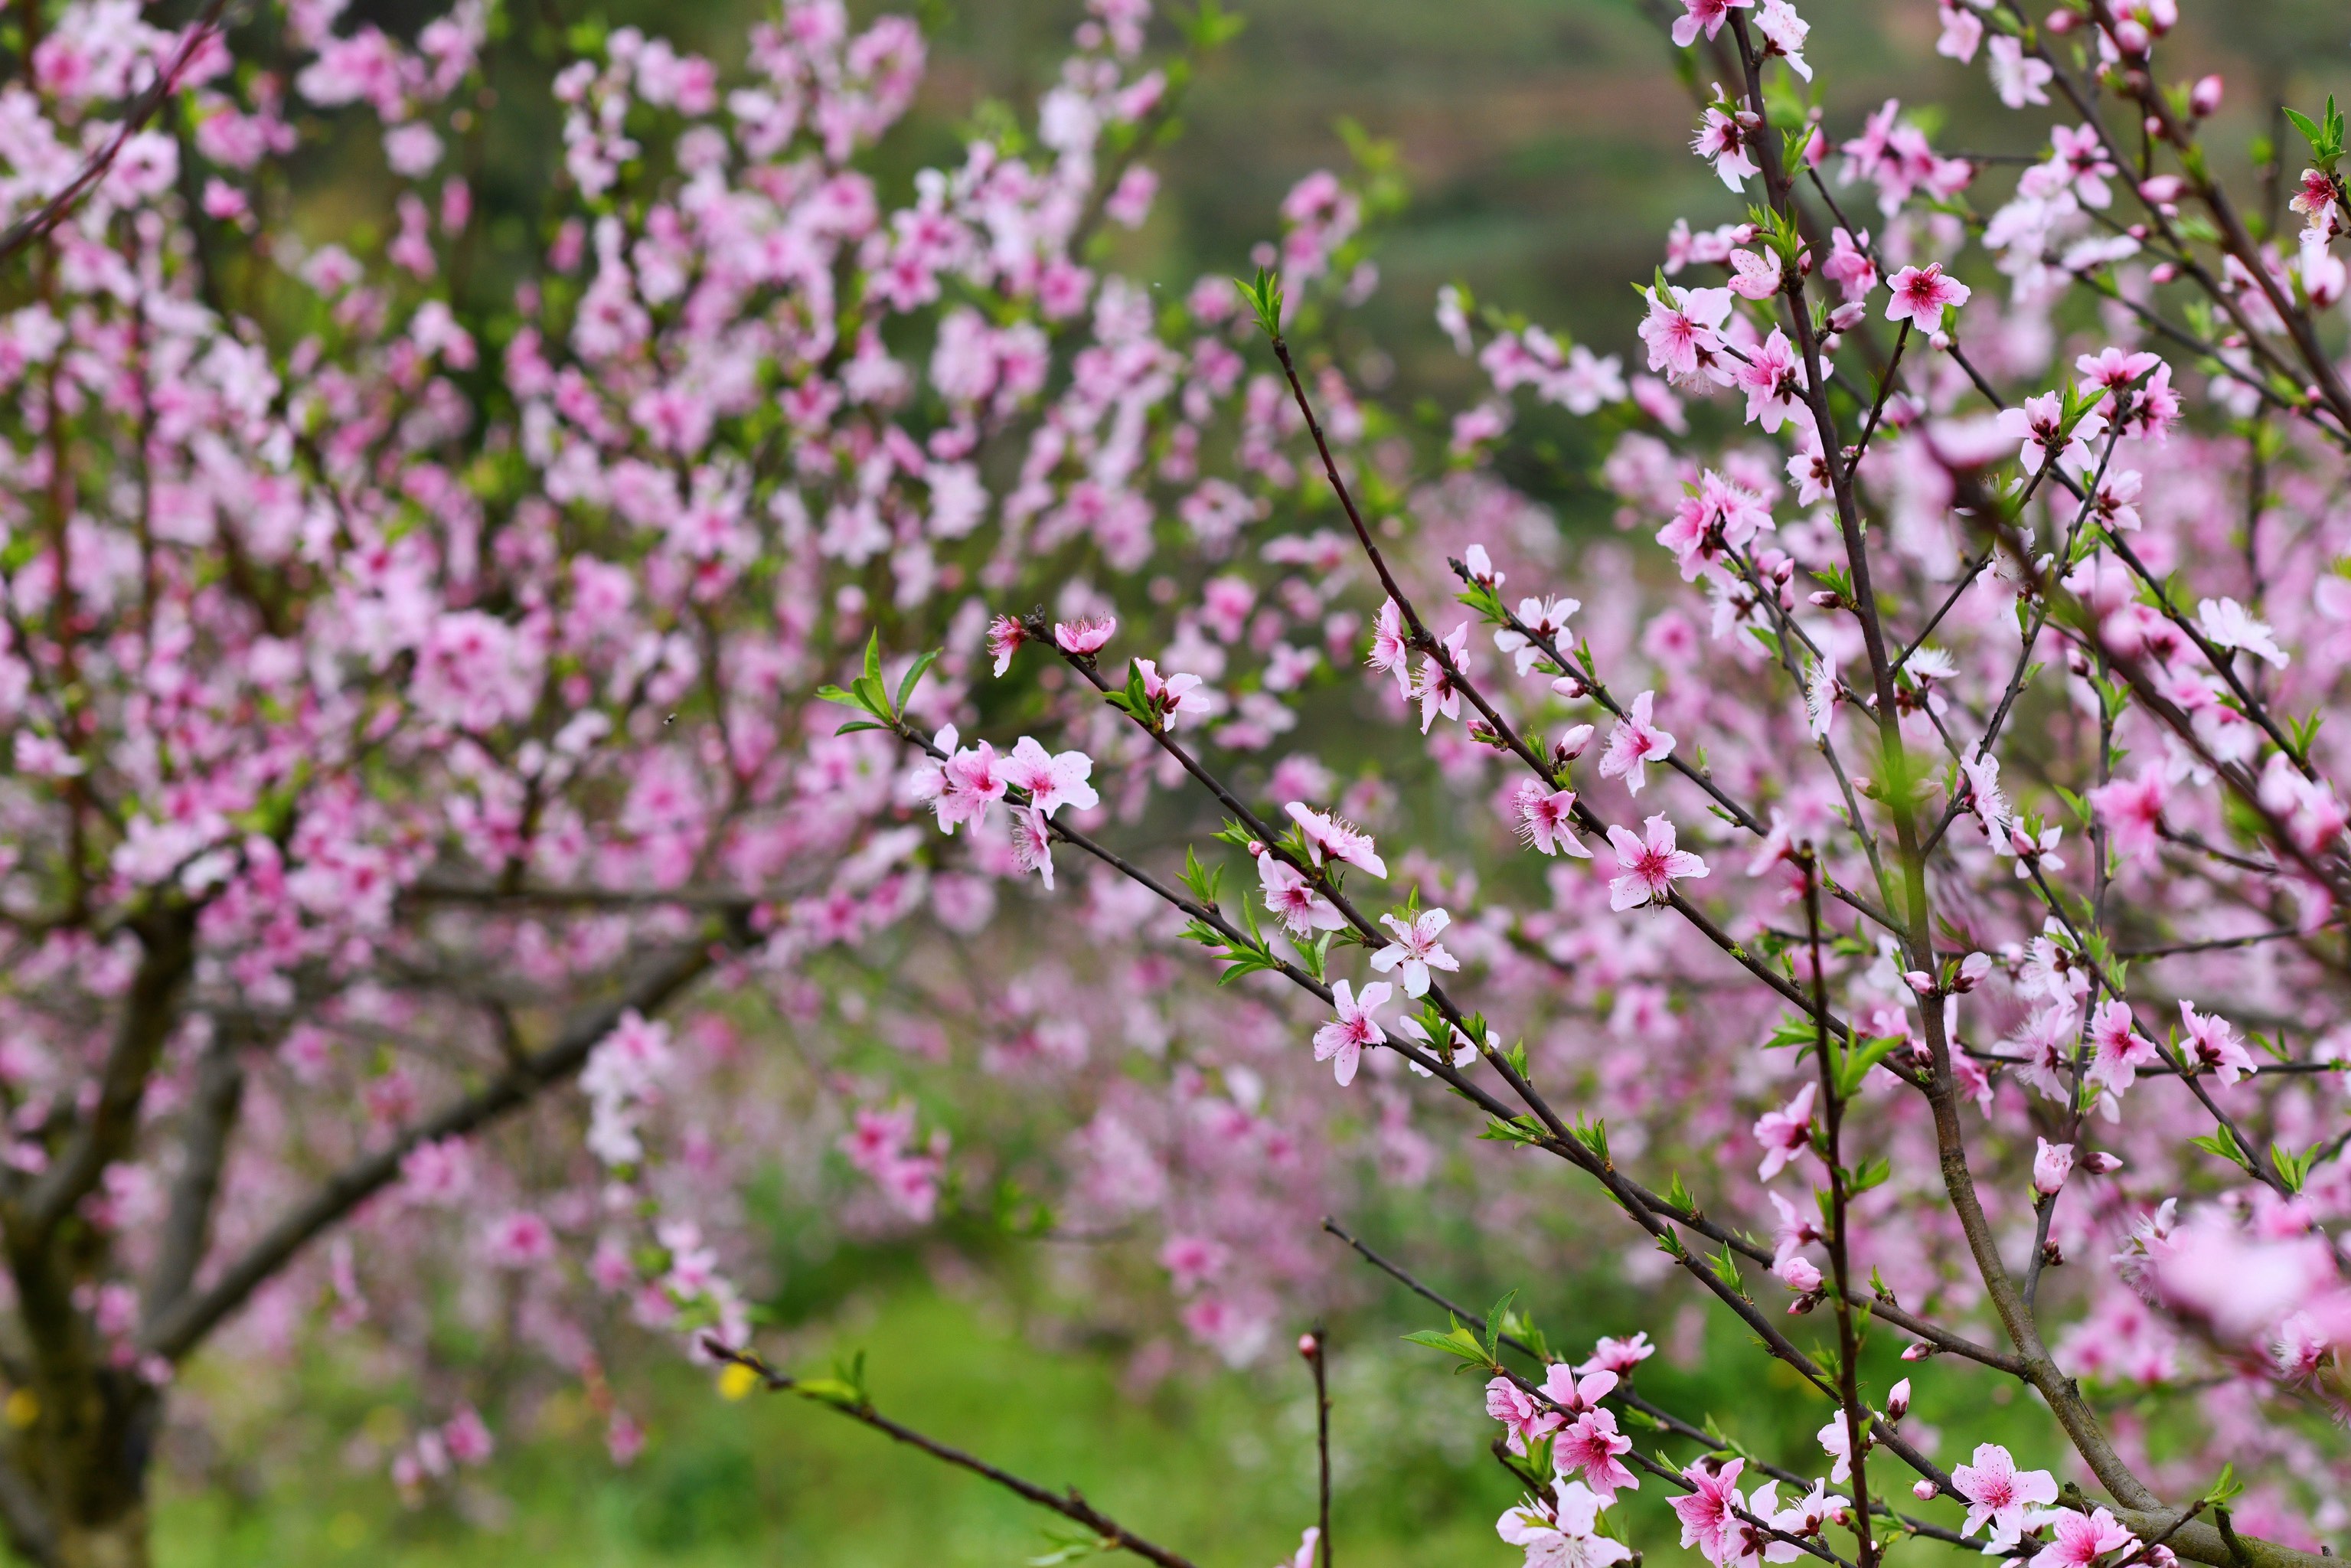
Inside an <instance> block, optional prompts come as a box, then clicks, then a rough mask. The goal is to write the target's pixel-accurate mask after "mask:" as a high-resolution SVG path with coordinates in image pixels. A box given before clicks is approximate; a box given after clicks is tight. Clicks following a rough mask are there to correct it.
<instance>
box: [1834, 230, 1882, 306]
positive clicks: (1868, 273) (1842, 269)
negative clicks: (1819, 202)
mask: <svg viewBox="0 0 2351 1568" xmlns="http://www.w3.org/2000/svg"><path fill="white" fill-rule="evenodd" d="M1830 242H1831V248H1830V251H1829V258H1828V260H1826V261H1824V262H1823V263H1822V264H1821V276H1822V277H1825V278H1827V279H1828V280H1829V281H1830V282H1831V283H1834V284H1835V285H1836V286H1837V291H1838V292H1839V293H1840V294H1841V295H1843V296H1844V300H1845V303H1847V304H1852V303H1853V302H1855V300H1859V299H1865V298H1868V297H1869V291H1870V290H1871V289H1873V288H1875V287H1877V264H1876V262H1874V261H1872V260H1870V258H1869V231H1868V230H1867V229H1864V230H1862V231H1861V232H1860V233H1859V234H1858V235H1853V234H1847V233H1846V232H1845V231H1844V230H1843V229H1837V230H1835V231H1834V232H1833V233H1832V234H1831V235H1830Z"/></svg>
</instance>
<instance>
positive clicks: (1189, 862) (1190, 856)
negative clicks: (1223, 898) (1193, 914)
mask: <svg viewBox="0 0 2351 1568" xmlns="http://www.w3.org/2000/svg"><path fill="white" fill-rule="evenodd" d="M1224 880H1225V868H1224V866H1223V865H1222V864H1221V863H1219V864H1217V865H1215V866H1204V865H1202V864H1201V863H1200V857H1199V856H1198V855H1197V854H1196V853H1194V852H1193V850H1192V846H1191V845H1189V844H1186V845H1185V846H1184V885H1185V886H1186V887H1188V888H1190V889H1191V890H1192V896H1193V897H1195V898H1196V899H1198V900H1199V901H1200V902H1201V903H1202V904H1207V906H1208V907H1210V908H1211V909H1213V908H1215V907H1216V904H1217V889H1218V887H1219V886H1221V885H1222V884H1223V883H1224Z"/></svg>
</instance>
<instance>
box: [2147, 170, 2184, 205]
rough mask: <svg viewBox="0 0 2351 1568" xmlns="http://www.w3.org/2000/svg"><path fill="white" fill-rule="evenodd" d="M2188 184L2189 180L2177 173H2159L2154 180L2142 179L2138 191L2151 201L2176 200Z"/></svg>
mask: <svg viewBox="0 0 2351 1568" xmlns="http://www.w3.org/2000/svg"><path fill="white" fill-rule="evenodd" d="M2187 185H2188V182H2187V181H2185V180H2183V179H2181V178H2180V177H2179V175H2177V174H2158V175H2157V176H2156V177H2155V178H2154V179H2152V180H2141V181H2140V182H2139V183H2138V193H2139V194H2140V195H2142V196H2144V197H2146V198H2147V200H2148V201H2150V202H2157V203H2161V202H2176V201H2178V200H2179V193H2180V192H2181V191H2183V190H2185V189H2186V188H2187Z"/></svg>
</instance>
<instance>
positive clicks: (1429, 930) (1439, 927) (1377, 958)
mask: <svg viewBox="0 0 2351 1568" xmlns="http://www.w3.org/2000/svg"><path fill="white" fill-rule="evenodd" d="M1268 858H1270V857H1268ZM1452 919H1453V916H1452V915H1448V914H1447V913H1446V912H1445V911H1444V910H1442V909H1424V910H1422V911H1421V912H1420V913H1418V914H1417V915H1412V916H1411V917H1410V918H1409V919H1405V920H1399V919H1398V918H1396V917H1395V915H1381V916H1380V924H1381V925H1384V926H1386V927H1387V928H1388V930H1389V931H1391V932H1392V933H1394V934H1395V940H1394V941H1392V942H1390V943H1389V944H1388V945H1387V946H1384V947H1382V948H1381V949H1380V950H1379V951H1378V952H1376V953H1374V954H1373V955H1372V967H1373V968H1374V969H1376V970H1378V971H1379V972H1380V973H1381V974H1383V975H1384V974H1386V973H1387V972H1388V971H1390V970H1391V969H1394V970H1397V971H1399V972H1400V976H1401V978H1402V980H1403V982H1404V994H1405V996H1407V997H1425V996H1426V995H1427V994H1428V972H1429V971H1430V970H1431V969H1443V970H1445V971H1447V973H1452V972H1454V971H1457V970H1458V969H1459V968H1460V967H1461V961H1460V960H1459V959H1458V958H1456V957H1454V956H1453V955H1452V954H1450V953H1448V952H1447V951H1446V950H1445V947H1444V946H1443V944H1441V943H1440V942H1439V941H1438V940H1437V938H1438V937H1439V936H1441V935H1442V934H1443V933H1444V930H1445V927H1446V926H1447V925H1448V924H1450V923H1451V921H1452Z"/></svg>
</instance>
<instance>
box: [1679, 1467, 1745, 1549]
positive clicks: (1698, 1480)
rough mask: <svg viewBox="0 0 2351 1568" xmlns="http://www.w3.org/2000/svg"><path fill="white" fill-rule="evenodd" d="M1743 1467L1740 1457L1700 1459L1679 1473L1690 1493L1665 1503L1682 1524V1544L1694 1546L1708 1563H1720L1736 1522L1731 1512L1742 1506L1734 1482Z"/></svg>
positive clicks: (1741, 1500)
mask: <svg viewBox="0 0 2351 1568" xmlns="http://www.w3.org/2000/svg"><path fill="white" fill-rule="evenodd" d="M1746 1468H1747V1461H1746V1460H1745V1459H1743V1458H1732V1459H1724V1460H1720V1461H1716V1460H1712V1459H1700V1460H1699V1461H1698V1463H1696V1464H1694V1465H1692V1466H1690V1467H1689V1468H1688V1469H1685V1470H1684V1471H1682V1479H1684V1480H1686V1481H1687V1482H1689V1484H1690V1490H1689V1491H1688V1492H1687V1494H1686V1495H1684V1496H1681V1497H1677V1498H1671V1499H1668V1501H1669V1502H1670V1503H1671V1504H1672V1505H1673V1510H1674V1514H1675V1517H1677V1519H1679V1520H1680V1521H1681V1526H1682V1540H1681V1543H1682V1544H1683V1545H1684V1546H1695V1547H1697V1548H1698V1551H1699V1552H1701V1553H1703V1554H1704V1555H1705V1557H1706V1559H1707V1561H1708V1562H1709V1563H1721V1562H1722V1561H1723V1552H1724V1550H1725V1544H1724V1543H1725V1541H1726V1539H1727V1538H1728V1536H1729V1532H1730V1531H1731V1530H1732V1528H1733V1527H1734V1526H1736V1525H1737V1524H1738V1522H1739V1516H1738V1514H1737V1513H1736V1512H1735V1511H1734V1510H1737V1509H1740V1508H1741V1507H1743V1506H1744V1500H1743V1499H1741V1498H1740V1495H1739V1491H1738V1485H1737V1483H1738V1480H1739V1475H1740V1471H1741V1470H1743V1469H1746Z"/></svg>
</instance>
